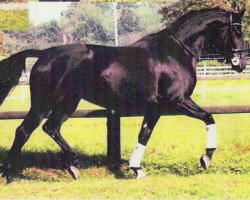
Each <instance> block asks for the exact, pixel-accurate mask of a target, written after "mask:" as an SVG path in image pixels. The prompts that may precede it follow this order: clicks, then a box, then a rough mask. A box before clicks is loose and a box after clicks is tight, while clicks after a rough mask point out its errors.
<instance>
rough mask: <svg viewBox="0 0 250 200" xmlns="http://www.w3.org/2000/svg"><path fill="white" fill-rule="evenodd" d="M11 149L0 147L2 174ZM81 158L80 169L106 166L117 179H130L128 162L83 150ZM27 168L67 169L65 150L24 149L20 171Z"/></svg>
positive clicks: (79, 153) (79, 156)
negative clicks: (85, 152) (114, 160)
mask: <svg viewBox="0 0 250 200" xmlns="http://www.w3.org/2000/svg"><path fill="white" fill-rule="evenodd" d="M8 152H9V150H8V149H7V148H2V147H0V174H2V173H3V165H4V162H5V161H6V159H7V155H8ZM77 153H78V158H79V160H80V163H81V164H80V169H89V168H100V167H106V168H107V169H108V171H109V172H110V173H112V174H114V176H115V178H117V179H130V178H131V177H130V176H128V175H127V174H128V162H127V161H125V160H121V161H119V162H111V161H110V160H109V159H108V158H107V156H106V155H104V154H97V155H92V156H88V155H85V154H83V153H82V152H79V151H78V152H77ZM27 168H38V169H42V170H46V169H50V170H51V169H52V170H65V169H66V166H65V155H64V154H63V152H52V151H46V152H31V151H23V152H22V156H21V162H20V164H19V169H18V171H19V172H21V171H23V170H24V169H27ZM18 176H19V178H25V179H32V178H31V177H29V176H26V175H23V174H19V175H18Z"/></svg>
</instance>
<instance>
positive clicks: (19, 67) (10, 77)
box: [0, 49, 42, 105]
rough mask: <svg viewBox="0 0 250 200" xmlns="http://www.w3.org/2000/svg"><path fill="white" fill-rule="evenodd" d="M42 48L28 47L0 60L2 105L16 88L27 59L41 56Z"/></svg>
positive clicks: (0, 101) (0, 96) (0, 99)
mask: <svg viewBox="0 0 250 200" xmlns="http://www.w3.org/2000/svg"><path fill="white" fill-rule="evenodd" d="M41 52H42V50H35V49H28V50H25V51H22V52H19V53H16V54H13V55H11V56H10V57H9V58H6V59H4V60H1V61H0V105H1V104H2V103H3V101H4V99H5V98H6V97H7V96H8V94H9V92H10V91H11V89H12V88H14V87H15V86H16V85H17V84H18V82H19V79H20V77H21V75H22V71H24V70H25V59H26V58H28V57H39V56H40V55H41Z"/></svg>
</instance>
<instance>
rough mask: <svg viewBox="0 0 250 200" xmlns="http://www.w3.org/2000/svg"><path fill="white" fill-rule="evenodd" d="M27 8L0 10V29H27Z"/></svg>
mask: <svg viewBox="0 0 250 200" xmlns="http://www.w3.org/2000/svg"><path fill="white" fill-rule="evenodd" d="M28 29H29V14H28V10H0V30H28Z"/></svg>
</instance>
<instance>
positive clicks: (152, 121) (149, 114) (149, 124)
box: [129, 104, 160, 178]
mask: <svg viewBox="0 0 250 200" xmlns="http://www.w3.org/2000/svg"><path fill="white" fill-rule="evenodd" d="M159 118H160V111H159V108H158V105H156V104H150V105H149V106H148V107H147V110H146V114H145V116H144V119H143V122H142V126H141V130H140V133H139V136H138V144H137V145H136V147H135V149H134V151H133V154H132V156H131V158H130V162H129V167H130V169H132V170H133V171H134V172H135V173H136V176H137V178H143V177H145V176H146V175H145V173H144V172H143V170H142V169H141V161H142V158H143V155H144V151H145V149H146V145H147V143H148V141H149V138H150V136H151V134H152V131H153V129H154V127H155V125H156V123H157V122H158V120H159Z"/></svg>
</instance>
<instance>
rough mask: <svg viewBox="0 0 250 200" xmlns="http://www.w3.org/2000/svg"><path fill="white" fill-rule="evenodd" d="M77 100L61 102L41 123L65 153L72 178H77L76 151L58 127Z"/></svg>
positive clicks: (77, 162) (68, 114) (75, 105)
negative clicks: (68, 102)
mask: <svg viewBox="0 0 250 200" xmlns="http://www.w3.org/2000/svg"><path fill="white" fill-rule="evenodd" d="M78 102H79V101H75V102H74V103H70V104H62V105H61V106H58V107H57V108H56V109H54V110H53V111H52V113H51V114H50V116H49V118H48V120H47V121H46V123H45V124H44V125H43V130H44V132H45V133H47V134H48V135H49V136H50V137H51V138H52V139H53V140H54V141H55V142H56V143H57V144H58V145H59V146H60V147H61V149H62V150H63V152H64V153H65V155H66V164H67V170H68V171H69V172H70V174H71V175H72V177H73V178H74V179H77V178H78V175H79V170H78V169H79V168H80V162H79V160H78V157H77V153H76V152H75V151H74V150H73V148H72V147H71V146H70V145H69V144H68V143H67V142H66V141H65V139H64V138H63V137H62V135H61V132H60V129H61V126H62V124H63V123H64V122H65V121H66V120H67V119H68V118H69V116H70V115H71V114H72V113H73V112H74V111H75V110H76V107H77V105H78Z"/></svg>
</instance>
